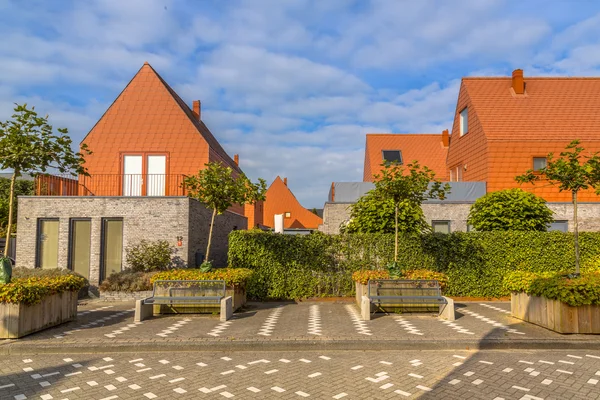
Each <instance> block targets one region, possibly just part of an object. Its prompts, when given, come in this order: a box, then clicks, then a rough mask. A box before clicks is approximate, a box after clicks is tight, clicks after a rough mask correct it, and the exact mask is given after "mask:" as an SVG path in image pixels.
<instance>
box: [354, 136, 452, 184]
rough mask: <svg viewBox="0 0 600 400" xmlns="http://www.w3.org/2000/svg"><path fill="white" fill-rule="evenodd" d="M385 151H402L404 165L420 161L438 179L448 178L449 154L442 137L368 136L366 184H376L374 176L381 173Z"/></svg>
mask: <svg viewBox="0 0 600 400" xmlns="http://www.w3.org/2000/svg"><path fill="white" fill-rule="evenodd" d="M383 150H400V151H401V152H402V160H403V162H404V164H408V163H410V162H413V161H415V160H416V161H418V162H419V164H421V166H427V167H429V168H430V169H431V170H433V172H435V175H436V177H437V178H439V179H442V180H445V179H447V175H448V173H447V170H446V155H447V154H448V148H447V147H444V146H443V144H442V134H424V133H417V134H408V133H400V134H392V133H369V134H367V142H366V146H365V169H364V175H363V181H365V182H371V181H373V176H374V175H375V174H378V173H379V172H380V171H381V163H382V162H383V156H382V151H383Z"/></svg>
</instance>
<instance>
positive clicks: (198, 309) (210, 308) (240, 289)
mask: <svg viewBox="0 0 600 400" xmlns="http://www.w3.org/2000/svg"><path fill="white" fill-rule="evenodd" d="M150 295H152V294H150ZM229 296H231V298H232V301H233V311H236V310H237V309H238V308H240V307H242V306H244V305H245V304H246V288H245V287H244V286H227V288H226V290H225V297H229ZM153 307H154V309H153V313H154V314H212V313H219V312H220V311H221V304H220V303H218V304H217V303H215V304H214V305H212V304H210V305H209V304H206V305H200V306H199V305H189V306H186V305H177V306H170V305H166V304H158V305H154V306H153Z"/></svg>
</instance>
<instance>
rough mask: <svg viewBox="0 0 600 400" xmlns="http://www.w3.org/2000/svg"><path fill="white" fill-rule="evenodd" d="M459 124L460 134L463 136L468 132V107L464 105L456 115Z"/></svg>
mask: <svg viewBox="0 0 600 400" xmlns="http://www.w3.org/2000/svg"><path fill="white" fill-rule="evenodd" d="M458 119H459V124H460V127H459V128H460V136H464V135H466V134H467V133H469V108H468V107H465V108H463V110H462V111H461V112H460V113H459V115H458Z"/></svg>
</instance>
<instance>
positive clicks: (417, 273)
mask: <svg viewBox="0 0 600 400" xmlns="http://www.w3.org/2000/svg"><path fill="white" fill-rule="evenodd" d="M402 279H415V280H435V281H438V282H439V284H440V288H441V290H442V292H446V287H447V286H448V276H446V274H444V273H443V272H435V271H430V270H427V269H414V270H411V271H404V273H403V274H402Z"/></svg>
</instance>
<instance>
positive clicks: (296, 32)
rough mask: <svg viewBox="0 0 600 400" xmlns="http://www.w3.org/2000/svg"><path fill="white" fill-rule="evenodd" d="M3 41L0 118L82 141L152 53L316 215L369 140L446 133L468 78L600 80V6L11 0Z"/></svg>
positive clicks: (361, 0) (3, 1)
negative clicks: (34, 117)
mask: <svg viewBox="0 0 600 400" xmlns="http://www.w3.org/2000/svg"><path fill="white" fill-rule="evenodd" d="M0 35H1V37H2V40H0V60H1V62H0V119H6V118H8V117H9V116H10V115H11V113H12V104H13V103H14V102H19V103H22V102H27V103H28V104H31V105H35V106H36V109H37V110H38V111H40V112H42V113H44V114H45V113H48V114H49V115H50V119H51V122H52V123H53V124H54V126H56V127H67V128H68V129H69V131H70V133H71V136H72V137H73V139H74V141H76V142H77V143H78V142H79V141H80V140H81V139H82V138H83V137H84V136H85V134H86V133H87V132H88V131H89V129H90V128H91V127H92V126H93V125H94V123H95V122H96V121H97V120H98V118H99V117H100V116H101V115H102V113H103V112H104V111H105V110H106V108H107V107H108V106H109V105H110V103H111V102H112V101H113V100H114V98H115V97H116V96H117V95H118V94H119V92H120V91H121V90H122V89H123V87H124V86H125V85H126V84H127V82H128V81H129V80H130V79H131V77H132V76H133V75H134V74H135V72H136V71H137V70H138V69H139V68H140V67H141V65H142V64H143V62H144V61H148V62H150V63H151V64H152V66H153V67H154V68H155V69H156V70H157V71H158V72H159V73H160V74H161V75H162V76H163V78H165V79H166V80H167V82H169V84H170V85H171V86H172V87H173V88H174V89H175V90H176V91H177V92H178V93H179V94H180V95H181V97H182V98H183V99H184V100H185V101H186V102H187V103H188V104H191V102H192V100H195V99H200V100H201V101H202V116H203V120H204V121H205V123H206V124H207V125H208V126H209V128H210V129H211V131H212V132H213V133H214V134H215V136H216V137H217V138H218V139H219V141H220V142H221V143H222V144H223V146H224V147H225V149H226V150H227V151H228V152H229V154H234V153H239V154H240V164H241V166H242V168H243V169H244V171H246V173H247V174H248V175H249V176H250V177H252V178H253V179H256V178H258V177H262V178H265V179H266V180H267V181H268V182H269V183H270V182H271V181H272V180H273V179H274V178H275V176H277V175H280V176H282V177H284V176H287V177H288V182H289V186H290V188H291V189H292V191H293V192H294V193H295V194H296V197H297V198H298V199H299V200H300V201H301V203H302V204H303V205H304V206H306V207H310V208H312V207H318V208H319V207H322V206H323V203H324V201H325V200H326V199H327V193H328V191H329V186H330V184H331V182H332V181H360V180H362V169H363V161H364V145H365V134H366V133H370V132H394V133H407V132H410V133H437V132H441V131H442V130H443V129H446V128H449V127H450V125H451V121H452V118H453V114H454V112H455V106H456V97H457V94H458V88H459V85H460V78H461V77H462V76H469V75H494V76H497V75H510V73H511V71H512V70H513V69H515V68H523V69H524V71H525V76H526V77H527V76H533V75H560V76H564V75H584V76H598V75H600V3H599V2H597V1H595V0H591V1H586V0H570V1H550V0H528V1H512V0H504V1H502V0H461V1H433V0H431V1H428V0H419V1H414V0H412V1H403V0H326V1H323V0H285V1H284V0H229V1H221V0H194V1H185V0H160V1H158V0H117V1H114V0H86V1H68V0H62V1H49V0H28V1H27V2H25V1H21V0H15V1H12V0H0Z"/></svg>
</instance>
